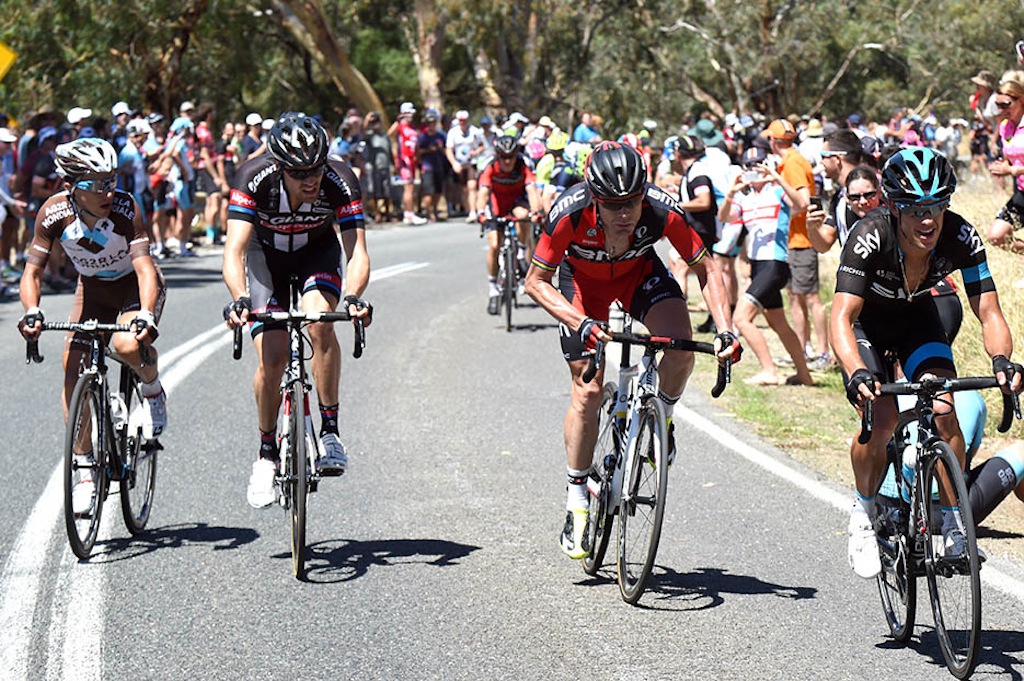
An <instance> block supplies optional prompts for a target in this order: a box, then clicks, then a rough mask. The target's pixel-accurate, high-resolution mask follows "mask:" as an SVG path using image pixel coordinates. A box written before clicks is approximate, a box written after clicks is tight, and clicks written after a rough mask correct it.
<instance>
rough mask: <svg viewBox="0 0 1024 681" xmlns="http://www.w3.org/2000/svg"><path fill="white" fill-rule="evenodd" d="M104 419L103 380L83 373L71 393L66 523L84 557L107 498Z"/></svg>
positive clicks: (76, 551)
mask: <svg viewBox="0 0 1024 681" xmlns="http://www.w3.org/2000/svg"><path fill="white" fill-rule="evenodd" d="M102 419H103V411H102V410H101V407H100V390H99V380H98V378H97V377H96V374H93V373H85V374H82V375H81V376H80V377H79V379H78V383H77V384H75V389H74V391H73V392H72V394H71V404H70V406H69V408H68V422H67V430H66V432H65V436H64V525H65V527H66V528H67V532H68V542H69V543H70V544H71V550H72V551H73V552H74V554H75V555H76V556H78V557H79V558H81V559H83V560H84V559H86V558H88V557H89V554H90V553H92V547H93V545H95V543H96V536H97V535H98V534H99V530H100V515H101V514H102V512H103V501H104V499H105V498H106V485H107V471H106V456H105V454H104V452H103V448H102V447H101V446H100V428H102ZM76 497H77V502H78V508H77V509H76V508H75V502H76Z"/></svg>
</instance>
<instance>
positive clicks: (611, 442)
mask: <svg viewBox="0 0 1024 681" xmlns="http://www.w3.org/2000/svg"><path fill="white" fill-rule="evenodd" d="M616 393H617V388H616V386H615V383H613V382H611V381H609V382H608V383H605V384H604V388H603V390H602V392H601V409H600V411H598V423H597V444H596V445H594V459H593V462H592V463H591V464H590V479H589V480H588V481H587V488H588V491H589V494H590V513H589V520H588V521H587V534H586V540H587V545H588V546H589V547H590V553H588V554H587V555H586V557H585V558H584V559H583V571H584V572H586V573H587V574H588V575H594V574H597V571H598V570H599V569H601V563H603V562H604V554H605V551H607V550H608V539H609V538H610V537H611V534H612V523H613V518H614V515H613V510H614V509H612V508H611V507H610V501H611V483H612V476H613V475H614V473H615V468H614V462H615V460H617V459H618V451H617V449H616V446H617V443H616V438H615V432H614V431H615V398H616ZM606 457H611V459H609V461H611V462H612V464H613V467H611V468H609V467H607V466H606V465H605V459H606Z"/></svg>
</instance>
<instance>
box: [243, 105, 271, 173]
mask: <svg viewBox="0 0 1024 681" xmlns="http://www.w3.org/2000/svg"><path fill="white" fill-rule="evenodd" d="M245 125H246V133H245V137H243V138H242V155H243V156H242V160H243V161H244V160H246V159H250V158H252V157H254V156H259V155H260V154H262V153H263V152H264V151H266V150H267V147H266V145H265V144H264V142H263V116H261V115H260V114H258V113H256V112H255V111H253V112H252V113H250V114H249V115H248V116H246V117H245Z"/></svg>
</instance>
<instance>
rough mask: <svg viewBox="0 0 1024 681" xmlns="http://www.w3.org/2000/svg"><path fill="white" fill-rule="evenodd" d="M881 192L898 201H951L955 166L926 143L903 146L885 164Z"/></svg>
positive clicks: (954, 188)
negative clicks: (917, 145) (905, 147)
mask: <svg viewBox="0 0 1024 681" xmlns="http://www.w3.org/2000/svg"><path fill="white" fill-rule="evenodd" d="M881 184H882V195H883V196H885V198H886V200H887V201H889V202H890V203H893V204H897V205H909V204H925V205H927V204H935V203H944V202H947V201H949V197H951V196H952V195H953V192H954V191H956V174H955V173H954V172H953V166H952V165H950V163H949V161H947V160H946V157H945V156H943V155H942V154H938V153H936V152H935V151H932V150H931V149H928V148H925V147H915V148H913V149H900V150H899V151H898V152H896V153H895V154H893V156H892V158H890V159H889V160H888V161H887V162H886V164H885V166H884V167H883V168H882V182H881Z"/></svg>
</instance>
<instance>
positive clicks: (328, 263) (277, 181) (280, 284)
mask: <svg viewBox="0 0 1024 681" xmlns="http://www.w3.org/2000/svg"><path fill="white" fill-rule="evenodd" d="M329 145H330V140H329V139H328V137H327V132H326V131H325V130H324V129H323V127H321V125H320V124H319V123H317V122H316V120H314V119H313V118H311V117H309V116H306V115H305V114H303V113H286V114H283V115H282V116H281V118H279V119H278V121H277V123H276V124H275V125H274V127H273V128H272V129H271V131H270V134H269V136H268V138H267V147H268V149H269V150H270V154H264V155H261V156H257V157H256V158H253V159H251V160H249V161H246V162H245V163H243V164H242V166H241V167H240V168H239V169H238V174H237V175H236V177H235V185H234V188H233V189H232V190H231V203H230V207H229V209H228V233H227V242H226V243H225V245H224V283H225V284H227V287H228V290H229V291H230V292H231V296H232V298H233V299H234V302H232V303H229V304H228V305H227V307H225V309H224V318H225V319H226V320H227V322H228V325H229V326H231V327H232V328H235V327H238V326H241V325H242V324H244V323H245V322H246V320H247V319H248V313H249V311H256V312H263V311H266V310H286V309H287V308H288V306H289V304H290V302H291V300H290V297H289V284H290V279H291V277H292V276H297V277H298V281H299V285H300V286H301V287H302V289H301V290H302V294H301V296H302V297H301V301H300V305H301V307H302V309H303V310H307V311H326V310H334V309H336V308H337V306H338V303H339V302H341V301H344V302H345V304H346V305H348V311H349V313H350V314H351V315H352V316H353V317H360V318H362V319H363V320H364V323H366V324H369V323H370V316H369V314H370V311H371V308H370V307H369V306H368V305H367V304H366V303H364V302H363V301H362V300H360V298H359V296H360V295H362V293H363V291H364V290H365V289H366V285H367V283H368V282H369V279H370V258H369V255H367V252H366V237H365V232H364V229H363V200H362V195H361V194H360V192H359V180H358V179H357V178H356V176H355V173H353V172H352V169H351V168H350V167H349V166H348V164H347V163H345V162H344V161H341V160H335V159H328V147H329ZM335 225H337V228H338V230H339V231H340V233H341V239H340V244H339V239H338V235H337V233H336V232H335ZM342 248H344V250H345V258H346V261H347V265H346V273H345V274H346V276H345V282H344V288H343V287H342V276H341V274H342V268H341V250H342ZM251 333H252V337H253V342H254V343H255V345H256V351H257V355H258V357H259V363H260V364H259V368H258V369H257V371H256V378H255V390H256V406H257V411H258V412H259V426H260V454H259V458H258V459H257V460H256V462H255V463H254V464H253V472H252V477H251V478H250V479H249V489H248V494H247V497H248V500H249V504H250V505H251V506H253V507H255V508H263V507H266V506H269V505H270V504H272V503H273V502H274V500H275V498H276V495H275V492H274V477H275V473H276V470H277V463H278V461H279V452H278V446H277V414H278V411H279V409H280V407H281V393H280V390H279V386H280V381H281V376H282V375H283V374H284V370H285V365H286V364H287V362H288V334H287V332H286V331H285V329H284V328H283V327H280V326H276V325H272V324H266V325H264V324H253V325H252V328H251ZM309 335H310V340H311V341H312V346H313V360H312V368H313V380H314V383H315V384H316V390H317V397H318V398H319V401H320V416H321V426H320V442H321V444H322V445H323V456H322V457H321V458H320V459H319V460H318V461H317V470H319V471H320V473H321V474H323V475H340V474H341V473H342V472H344V470H345V468H346V467H347V465H348V456H347V454H346V452H345V448H344V446H343V445H342V443H341V440H340V439H339V437H338V383H339V380H340V376H341V348H340V347H339V345H338V338H337V336H336V335H335V332H334V326H333V325H332V324H329V323H322V324H311V325H310V326H309Z"/></svg>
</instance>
